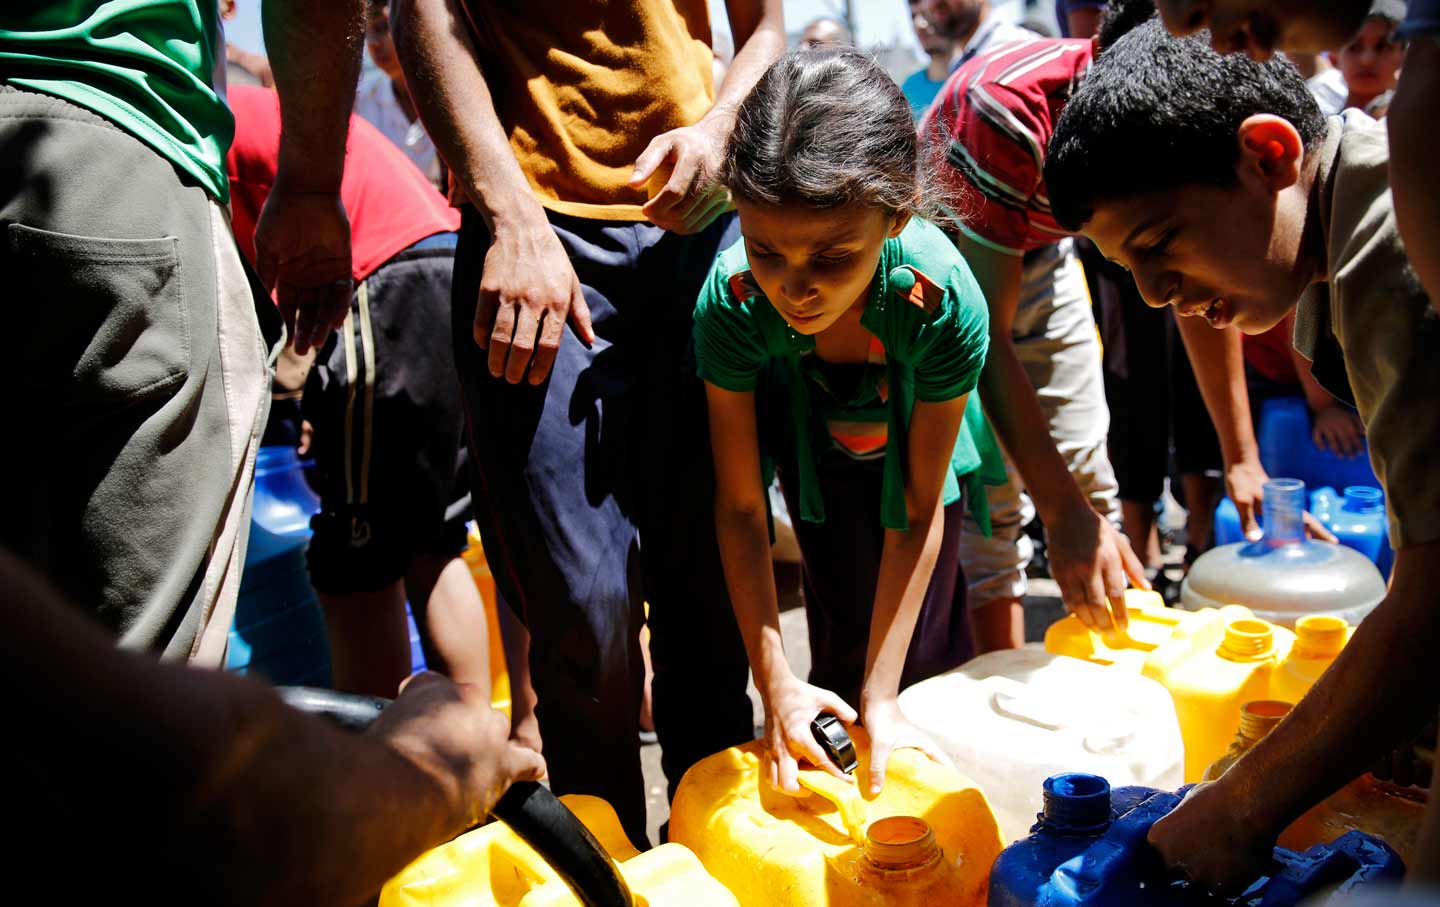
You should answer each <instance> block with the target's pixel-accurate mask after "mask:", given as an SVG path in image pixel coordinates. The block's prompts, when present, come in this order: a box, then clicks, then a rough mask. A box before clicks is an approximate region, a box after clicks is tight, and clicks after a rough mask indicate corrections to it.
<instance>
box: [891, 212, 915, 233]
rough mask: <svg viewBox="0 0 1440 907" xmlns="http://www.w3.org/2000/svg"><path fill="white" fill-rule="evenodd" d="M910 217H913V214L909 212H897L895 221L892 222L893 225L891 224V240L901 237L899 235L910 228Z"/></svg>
mask: <svg viewBox="0 0 1440 907" xmlns="http://www.w3.org/2000/svg"><path fill="white" fill-rule="evenodd" d="M910 217H911V212H909V211H897V212H895V219H894V221H892V222H891V224H890V234H889V235H890V238H891V239H894V238H895V237H897V236H899V235H900V234H901V232H902V231H904V229H905V228H906V227H907V226H909V224H910Z"/></svg>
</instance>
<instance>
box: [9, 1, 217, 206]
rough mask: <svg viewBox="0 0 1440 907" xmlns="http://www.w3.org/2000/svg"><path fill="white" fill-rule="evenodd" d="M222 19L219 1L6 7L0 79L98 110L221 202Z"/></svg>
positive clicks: (12, 4)
mask: <svg viewBox="0 0 1440 907" xmlns="http://www.w3.org/2000/svg"><path fill="white" fill-rule="evenodd" d="M217 15H218V12H217V9H216V3H215V0H0V82H5V83H8V84H11V85H15V86H16V87H19V88H28V89H31V90H34V91H40V92H44V93H45V94H50V95H54V96H56V97H59V98H64V99H65V100H67V101H70V102H71V103H73V104H78V105H79V106H81V107H85V108H87V109H89V110H92V111H94V112H95V113H98V114H99V115H100V116H103V117H105V118H106V119H108V120H110V121H111V122H113V123H115V124H116V125H118V126H119V127H120V128H122V129H124V130H125V131H127V132H129V133H131V134H132V135H134V136H135V137H136V138H138V139H140V140H141V141H143V142H145V143H146V144H148V145H150V146H151V147H152V148H154V149H155V150H156V151H158V152H160V154H161V155H163V156H164V157H165V158H166V159H167V160H169V161H170V162H171V163H173V164H174V165H175V166H176V167H178V168H180V170H181V171H182V172H183V173H186V174H189V175H190V176H192V177H194V178H195V180H196V181H198V182H199V183H200V185H201V186H203V187H204V188H205V190H206V191H207V192H209V193H210V194H211V195H213V196H214V197H215V198H216V199H217V200H219V201H221V202H224V201H227V200H228V199H229V191H230V190H229V184H228V182H227V181H226V179H225V151H226V149H227V148H229V147H230V139H231V137H232V136H233V135H234V133H235V120H234V118H233V117H231V115H230V111H229V110H228V109H227V108H226V107H225V102H224V101H223V100H221V99H220V96H219V95H218V94H216V92H215V88H214V86H213V84H212V81H213V73H214V69H215V53H216V48H217V42H218V36H219V25H218V20H217Z"/></svg>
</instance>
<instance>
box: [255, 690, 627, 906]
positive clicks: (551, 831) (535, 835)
mask: <svg viewBox="0 0 1440 907" xmlns="http://www.w3.org/2000/svg"><path fill="white" fill-rule="evenodd" d="M279 693H280V698H281V699H283V700H285V702H286V703H287V704H289V705H290V706H291V707H292V708H295V709H298V710H300V711H302V712H308V713H310V714H312V715H320V716H322V717H324V718H328V719H330V720H331V721H333V722H335V723H336V724H338V725H339V726H340V727H343V728H345V729H346V730H351V731H363V730H365V729H366V728H368V727H369V726H370V725H371V724H372V723H374V721H375V719H376V718H377V717H379V715H380V712H381V711H382V710H383V709H384V708H385V707H386V706H387V705H389V704H390V701H389V700H388V699H380V698H378V697H375V696H359V695H356V694H353V693H339V692H336V691H334V690H324V689H318V688H313V687H281V688H279ZM492 815H493V816H494V817H495V818H497V819H499V820H500V821H502V822H504V823H505V824H506V825H508V826H510V829H511V830H512V831H514V832H515V834H517V835H519V836H520V838H521V839H522V840H523V841H524V842H525V843H526V844H529V845H530V846H531V847H533V848H535V852H536V853H538V854H540V856H542V857H544V858H545V862H547V863H549V864H550V868H552V869H554V870H555V872H556V874H557V875H559V876H560V878H562V879H564V880H565V884H567V885H569V886H570V890H571V891H574V892H575V896H576V897H578V898H579V899H580V903H581V904H584V905H585V907H635V896H634V895H632V894H631V893H630V886H629V885H627V884H625V880H624V879H623V878H621V877H620V873H619V871H618V870H617V869H616V868H615V864H614V863H613V862H611V860H610V858H609V857H608V856H607V855H606V854H605V850H604V848H602V847H601V846H600V842H599V841H597V840H595V836H594V835H592V834H590V830H589V829H588V828H586V827H585V826H584V825H582V824H580V820H579V819H577V818H575V814H574V813H572V812H570V810H568V809H566V808H565V804H563V803H561V802H560V801H559V800H558V799H556V797H555V795H554V794H552V793H550V791H548V790H546V789H545V788H544V787H542V786H541V785H540V784H537V783H536V782H534V781H521V782H518V783H516V784H512V785H511V786H510V789H509V790H507V791H506V792H505V793H504V795H502V796H501V797H500V799H499V801H498V802H496V804H495V809H494V811H493V812H492Z"/></svg>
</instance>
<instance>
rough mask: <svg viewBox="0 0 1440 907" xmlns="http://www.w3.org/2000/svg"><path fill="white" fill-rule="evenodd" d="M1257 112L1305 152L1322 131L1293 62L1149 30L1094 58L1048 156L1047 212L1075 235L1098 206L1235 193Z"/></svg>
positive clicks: (1151, 24)
mask: <svg viewBox="0 0 1440 907" xmlns="http://www.w3.org/2000/svg"><path fill="white" fill-rule="evenodd" d="M1260 113H1269V114H1274V115H1275V116H1278V117H1283V118H1284V119H1286V120H1288V121H1289V122H1290V124H1291V125H1293V126H1294V127H1295V130H1296V131H1297V132H1298V133H1299V134H1300V139H1301V141H1302V142H1303V143H1304V146H1305V148H1306V149H1307V150H1308V149H1310V148H1311V147H1312V146H1313V145H1314V143H1315V142H1316V141H1317V140H1319V138H1320V137H1321V136H1322V135H1323V133H1324V130H1325V118H1324V117H1323V116H1321V114H1320V107H1319V105H1317V104H1316V102H1315V99H1314V97H1312V96H1311V94H1310V92H1309V91H1308V90H1307V89H1306V87H1305V80H1304V78H1302V77H1301V75H1300V72H1299V71H1298V70H1297V69H1296V68H1295V67H1294V65H1293V64H1291V63H1290V62H1289V61H1287V60H1283V59H1281V58H1280V57H1279V56H1276V57H1275V58H1273V59H1271V60H1269V61H1268V62H1265V63H1256V62H1254V61H1253V60H1251V59H1249V58H1248V57H1246V56H1245V55H1244V54H1226V55H1224V56H1221V55H1220V54H1217V53H1216V52H1215V51H1213V50H1211V49H1210V34H1209V33H1208V32H1200V33H1198V34H1195V35H1191V36H1189V37H1185V38H1174V37H1171V36H1170V35H1168V34H1166V32H1165V29H1164V27H1163V26H1162V25H1161V23H1160V22H1159V20H1156V19H1152V20H1150V21H1148V22H1145V23H1144V24H1143V25H1140V26H1139V27H1138V28H1136V29H1135V30H1134V31H1132V32H1130V33H1129V34H1128V35H1125V36H1124V37H1123V38H1121V39H1119V40H1118V41H1116V42H1115V44H1114V45H1113V46H1111V47H1110V48H1109V49H1108V50H1106V51H1105V53H1103V54H1101V55H1100V56H1099V57H1098V58H1096V60H1095V62H1094V63H1093V64H1092V65H1091V67H1090V74H1089V76H1088V77H1086V79H1085V82H1084V84H1083V85H1081V86H1080V88H1079V90H1078V91H1076V92H1075V95H1074V96H1073V97H1072V98H1071V99H1070V101H1069V103H1068V104H1066V105H1065V110H1064V111H1063V112H1062V113H1061V115H1060V118H1059V120H1058V121H1057V122H1056V124H1055V132H1054V134H1053V135H1052V136H1051V138H1050V147H1049V149H1048V151H1047V153H1046V155H1045V187H1046V189H1047V190H1048V191H1049V194H1050V207H1051V212H1052V214H1053V215H1054V217H1055V220H1056V221H1057V222H1058V223H1059V224H1060V225H1061V226H1063V227H1064V228H1066V229H1067V230H1079V229H1080V228H1081V227H1082V226H1084V225H1085V223H1086V222H1088V221H1089V220H1090V218H1091V216H1093V214H1094V212H1095V203H1096V201H1097V200H1101V199H1114V198H1123V197H1127V196H1135V195H1140V194H1142V193H1147V192H1157V191H1166V190H1172V189H1176V188H1178V187H1180V186H1184V185H1191V184H1195V183H1203V184H1210V185H1216V186H1230V185H1233V184H1234V183H1235V180H1236V174H1235V165H1236V163H1237V162H1238V161H1239V157H1240V146H1239V140H1238V135H1239V130H1240V124H1241V123H1242V122H1244V121H1245V120H1246V119H1247V118H1248V117H1250V116H1253V115H1255V114H1260Z"/></svg>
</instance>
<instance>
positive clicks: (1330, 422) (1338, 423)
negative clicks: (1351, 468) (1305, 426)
mask: <svg viewBox="0 0 1440 907" xmlns="http://www.w3.org/2000/svg"><path fill="white" fill-rule="evenodd" d="M1311 431H1312V435H1313V437H1314V440H1315V446H1316V447H1318V448H1320V449H1321V450H1328V451H1330V452H1331V453H1333V454H1335V455H1337V456H1341V457H1346V458H1350V457H1355V456H1358V455H1359V454H1360V452H1361V451H1363V450H1364V449H1365V424H1364V423H1363V422H1361V421H1360V416H1359V415H1358V414H1357V413H1356V412H1355V411H1354V410H1352V409H1350V408H1349V407H1347V406H1345V405H1344V404H1343V403H1338V402H1337V403H1333V404H1331V405H1329V406H1324V407H1321V408H1320V409H1317V410H1315V411H1314V413H1313V414H1312V416H1311Z"/></svg>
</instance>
